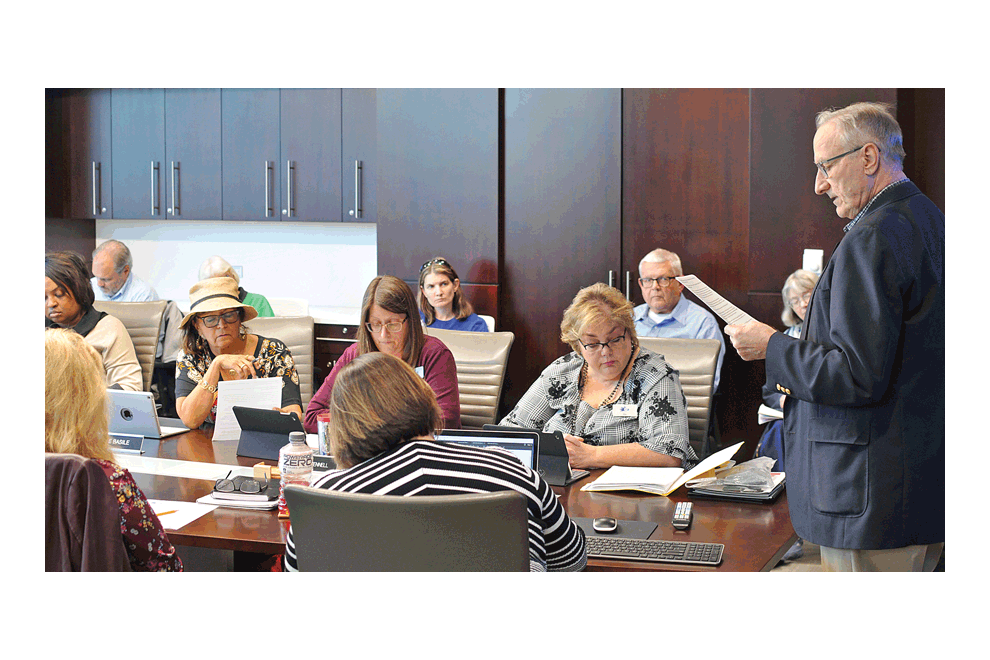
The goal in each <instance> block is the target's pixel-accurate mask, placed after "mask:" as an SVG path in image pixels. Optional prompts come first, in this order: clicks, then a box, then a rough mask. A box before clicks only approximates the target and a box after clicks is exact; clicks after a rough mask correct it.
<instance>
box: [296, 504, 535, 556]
mask: <svg viewBox="0 0 990 660" xmlns="http://www.w3.org/2000/svg"><path fill="white" fill-rule="evenodd" d="M285 501H286V504H287V505H288V507H289V513H290V515H291V516H292V539H293V542H294V544H295V550H296V565H297V566H298V567H299V570H301V571H528V570H529V516H528V515H527V512H526V500H525V498H524V497H523V495H522V494H521V493H518V492H516V491H514V490H509V491H501V492H497V493H481V494H471V495H442V496H423V497H403V496H398V495H363V494H357V493H338V492H334V491H329V490H323V489H321V488H309V487H305V486H295V485H290V486H286V488H285Z"/></svg>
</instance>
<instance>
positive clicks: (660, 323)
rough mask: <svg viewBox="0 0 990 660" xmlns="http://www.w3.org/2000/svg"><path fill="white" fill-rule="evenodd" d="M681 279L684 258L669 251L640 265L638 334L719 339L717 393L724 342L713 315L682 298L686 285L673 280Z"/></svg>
mask: <svg viewBox="0 0 990 660" xmlns="http://www.w3.org/2000/svg"><path fill="white" fill-rule="evenodd" d="M682 275H684V269H683V268H681V258H680V257H678V256H677V255H676V254H674V253H673V252H670V251H668V250H663V249H661V248H657V249H656V250H654V251H653V252H650V253H649V254H648V255H646V256H645V257H643V259H642V261H640V262H639V288H640V290H641V291H642V292H643V300H645V301H646V302H645V303H644V304H642V305H640V306H639V307H637V308H636V309H635V310H634V311H633V318H634V319H635V321H636V334H638V335H639V336H640V337H673V338H682V339H718V343H719V349H718V364H716V365H715V385H714V389H713V390H712V391H713V392H715V391H718V380H719V374H721V373H722V358H723V357H725V340H724V339H723V338H722V332H721V331H720V330H719V329H718V323H716V322H715V317H714V316H713V315H712V314H711V312H709V311H708V310H707V309H703V308H702V307H700V306H699V305H696V304H694V303H693V302H691V301H690V300H688V299H687V298H685V297H683V296H682V295H681V292H682V291H683V290H684V285H683V284H681V283H680V282H678V281H677V280H675V279H674V278H675V277H680V276H682Z"/></svg>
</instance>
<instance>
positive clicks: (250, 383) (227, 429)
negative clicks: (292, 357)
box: [213, 378, 282, 442]
mask: <svg viewBox="0 0 990 660" xmlns="http://www.w3.org/2000/svg"><path fill="white" fill-rule="evenodd" d="M281 405H282V379H281V378H248V379H247V380H221V381H220V384H219V387H218V388H217V423H216V426H215V427H214V428H213V442H217V441H218V440H238V439H240V437H241V427H240V426H239V425H238V424H237V418H236V417H234V411H233V407H234V406H243V407H244V408H261V409H263V410H271V409H272V408H277V407H279V406H281Z"/></svg>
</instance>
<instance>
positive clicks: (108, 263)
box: [91, 239, 159, 302]
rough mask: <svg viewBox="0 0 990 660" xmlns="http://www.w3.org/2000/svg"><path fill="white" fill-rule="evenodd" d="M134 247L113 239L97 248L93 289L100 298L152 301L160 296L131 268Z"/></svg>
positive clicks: (117, 300) (123, 300) (98, 298)
mask: <svg viewBox="0 0 990 660" xmlns="http://www.w3.org/2000/svg"><path fill="white" fill-rule="evenodd" d="M132 265H133V261H132V260H131V251H130V250H128V249H127V246H126V245H124V244H123V243H121V242H120V241H115V240H113V239H110V240H109V241H105V242H103V243H100V245H99V247H97V248H96V250H94V251H93V275H95V276H96V277H94V278H93V279H92V280H91V281H92V283H93V293H95V294H96V299H97V300H111V301H113V302H148V301H151V300H159V297H158V294H157V293H155V290H154V289H153V288H151V285H149V284H148V283H147V282H145V281H144V280H142V279H140V278H139V277H138V276H137V275H135V274H134V273H132V272H131V267H132Z"/></svg>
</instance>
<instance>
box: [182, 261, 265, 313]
mask: <svg viewBox="0 0 990 660" xmlns="http://www.w3.org/2000/svg"><path fill="white" fill-rule="evenodd" d="M211 277H229V278H230V279H232V280H234V283H235V284H236V285H237V298H238V300H240V301H241V302H242V303H244V304H245V305H250V306H251V307H254V310H255V311H256V312H258V316H275V312H273V311H272V306H271V305H270V304H269V302H268V298H265V297H264V296H263V295H261V294H260V293H248V292H247V291H245V290H244V287H242V286H241V278H240V276H238V274H237V271H236V270H234V267H233V266H231V265H230V264H229V263H228V262H227V260H226V259H224V258H223V257H218V256H217V255H213V256H212V257H210V258H209V259H207V260H206V261H204V262H203V263H202V264H201V265H200V267H199V279H201V280H208V279H210V278H211Z"/></svg>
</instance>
